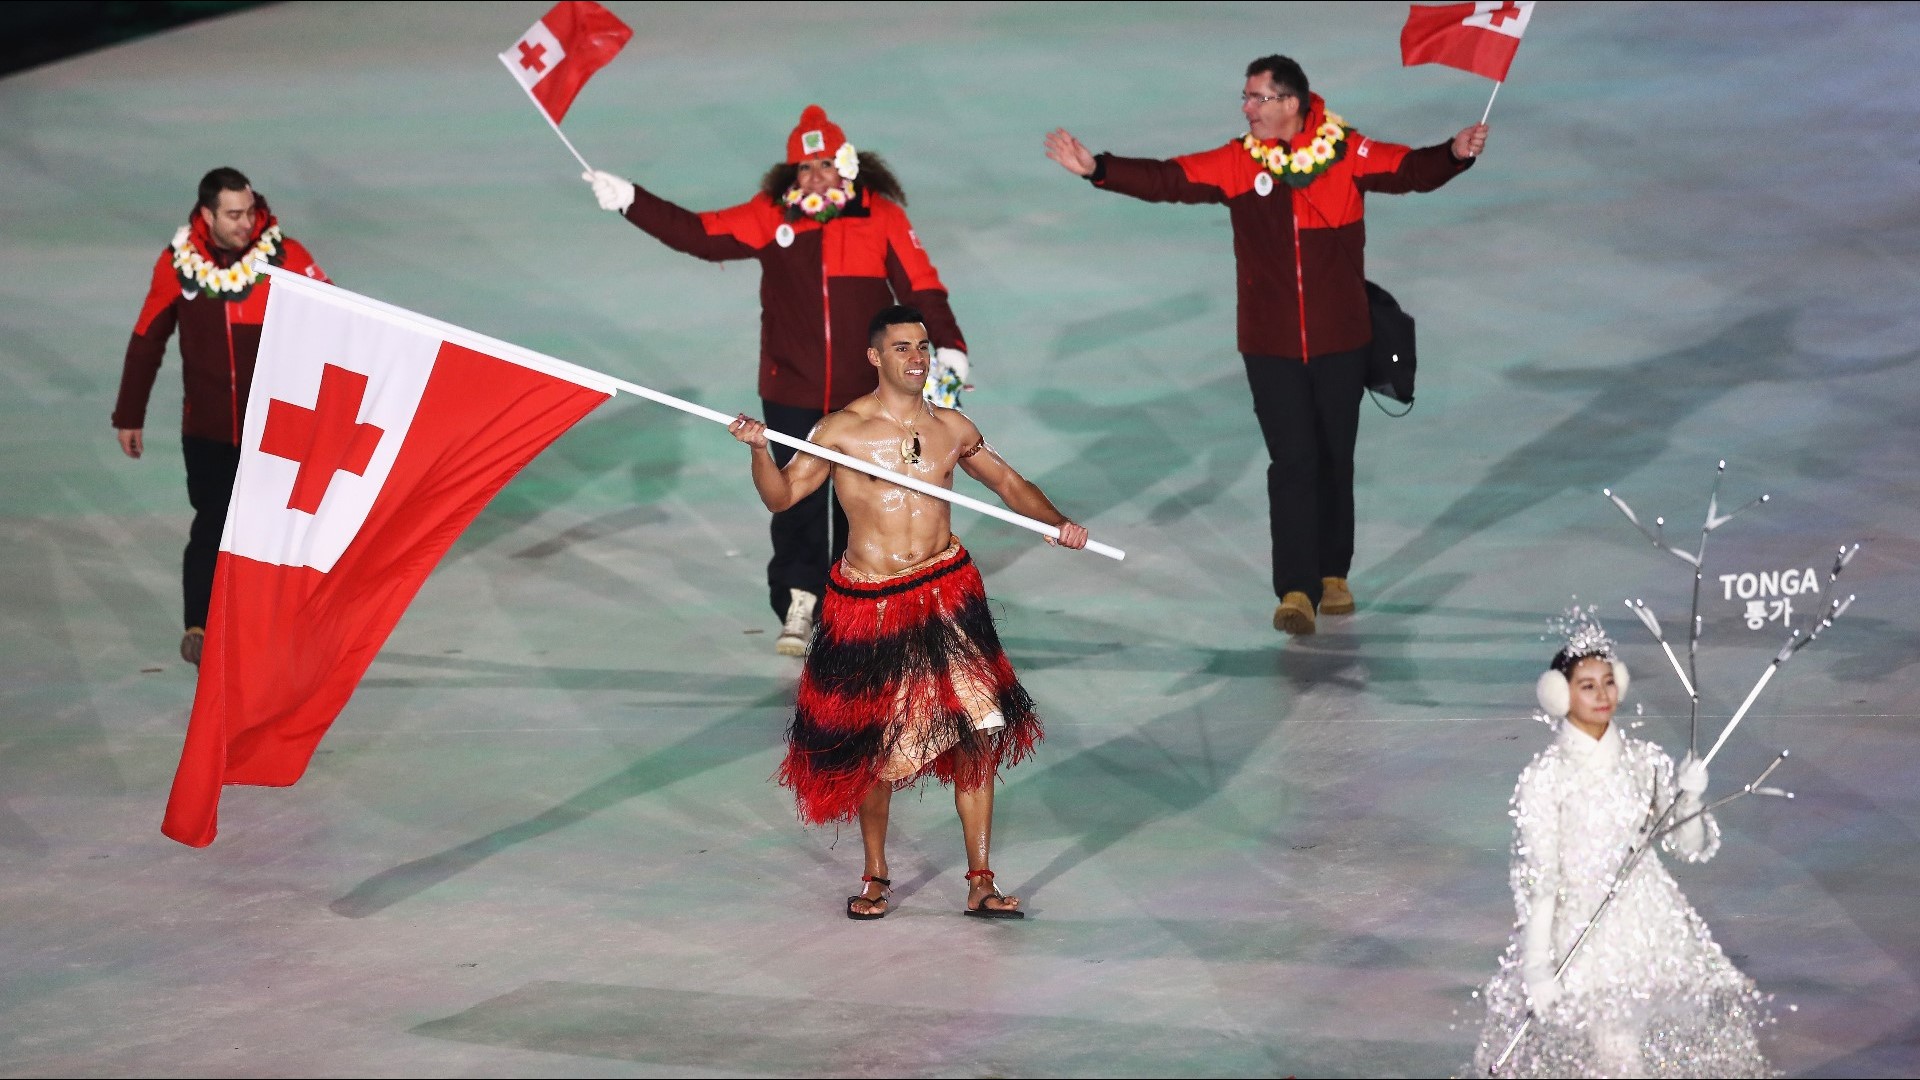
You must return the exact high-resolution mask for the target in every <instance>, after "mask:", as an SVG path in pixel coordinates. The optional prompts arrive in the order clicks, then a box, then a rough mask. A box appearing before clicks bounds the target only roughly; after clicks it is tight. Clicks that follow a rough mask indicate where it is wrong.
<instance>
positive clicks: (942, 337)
mask: <svg viewBox="0 0 1920 1080" xmlns="http://www.w3.org/2000/svg"><path fill="white" fill-rule="evenodd" d="M874 210H875V212H876V213H882V214H885V215H886V218H887V283H888V284H889V285H891V286H892V287H893V295H894V296H896V297H898V298H899V299H900V302H901V303H903V304H911V305H913V306H914V307H916V308H919V309H920V314H922V315H924V316H926V319H927V334H928V336H930V337H932V338H933V344H934V347H935V348H938V349H959V350H960V351H961V352H965V351H966V350H967V342H966V339H964V338H962V337H961V336H960V324H959V322H958V321H957V320H955V319H954V317H953V308H952V306H951V305H949V304H948V303H947V287H946V286H945V285H944V284H942V283H941V281H940V272H939V271H938V270H935V269H934V268H933V260H932V259H929V258H928V257H927V249H926V248H924V247H922V246H921V244H920V235H919V234H918V233H916V232H914V231H913V222H912V221H909V220H908V219H907V212H906V211H905V210H902V209H900V207H899V206H898V205H897V204H895V203H893V202H890V201H887V200H884V199H881V198H879V197H875V199H874Z"/></svg>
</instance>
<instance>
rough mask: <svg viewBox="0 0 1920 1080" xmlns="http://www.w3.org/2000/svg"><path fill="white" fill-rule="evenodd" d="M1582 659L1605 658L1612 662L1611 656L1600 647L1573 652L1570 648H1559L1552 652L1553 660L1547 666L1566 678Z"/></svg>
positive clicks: (1570, 677) (1571, 674) (1609, 662)
mask: <svg viewBox="0 0 1920 1080" xmlns="http://www.w3.org/2000/svg"><path fill="white" fill-rule="evenodd" d="M1582 660H1605V661H1606V662H1607V663H1608V664H1612V663H1613V657H1611V656H1608V655H1607V654H1606V653H1605V652H1604V651H1602V650H1600V649H1586V650H1582V651H1579V652H1575V651H1574V650H1572V649H1561V650H1560V651H1559V652H1557V653H1554V654H1553V660H1552V661H1551V662H1549V663H1548V664H1547V666H1548V667H1550V668H1552V669H1553V670H1555V671H1557V672H1559V673H1560V674H1562V675H1564V676H1566V677H1567V678H1568V679H1572V678H1573V669H1574V668H1576V667H1578V666H1579V665H1580V661H1582Z"/></svg>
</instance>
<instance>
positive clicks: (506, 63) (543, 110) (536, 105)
mask: <svg viewBox="0 0 1920 1080" xmlns="http://www.w3.org/2000/svg"><path fill="white" fill-rule="evenodd" d="M495 55H497V56H499V57H500V64H501V66H503V67H505V68H506V69H507V74H509V75H513V62H512V61H510V60H508V59H507V56H506V54H505V53H496V54H495ZM513 84H514V85H515V86H518V87H519V88H520V89H522V90H525V91H526V92H527V100H528V101H531V102H533V109H534V111H535V112H537V113H539V114H540V118H541V119H543V120H545V121H546V122H547V126H548V127H550V128H552V129H553V133H554V134H555V135H558V136H560V141H561V142H563V143H566V144H567V153H569V154H572V155H573V160H575V161H577V162H579V163H580V167H581V168H582V169H584V170H586V171H587V172H592V171H593V166H591V165H589V164H587V159H586V158H583V157H581V156H580V151H578V150H575V149H574V148H573V140H572V139H569V138H567V133H566V132H564V131H561V130H560V125H559V124H556V123H554V121H553V117H551V116H548V115H547V107H546V106H545V105H542V104H540V99H539V98H537V97H534V96H533V87H531V86H528V85H527V84H526V83H523V82H521V81H520V76H518V75H513ZM1494 89H1495V90H1496V91H1498V90H1499V87H1495V88H1494ZM1488 107H1489V108H1491V107H1492V103H1488Z"/></svg>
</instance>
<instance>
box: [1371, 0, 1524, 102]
mask: <svg viewBox="0 0 1920 1080" xmlns="http://www.w3.org/2000/svg"><path fill="white" fill-rule="evenodd" d="M1531 18H1533V3H1532V0H1480V2H1478V3H1472V4H1445V5H1441V6H1439V7H1424V6H1421V5H1419V4H1415V5H1414V6H1413V7H1412V8H1411V9H1410V10H1409V11H1408V12H1407V25H1406V26H1405V27H1403V28H1401V30H1400V64H1401V66H1403V67H1412V66H1414V65H1415V64H1445V65H1446V66H1448V67H1454V68H1459V69H1460V70H1462V71H1471V72H1473V73H1474V74H1475V75H1479V76H1481V77H1483V78H1488V79H1492V80H1493V81H1494V82H1505V81H1506V78H1507V69H1508V68H1510V67H1512V66H1513V56H1514V54H1515V53H1517V52H1519V51H1520V35H1522V34H1524V33H1526V31H1527V21H1528V20H1529V19H1531Z"/></svg>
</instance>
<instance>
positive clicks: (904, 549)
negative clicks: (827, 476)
mask: <svg viewBox="0 0 1920 1080" xmlns="http://www.w3.org/2000/svg"><path fill="white" fill-rule="evenodd" d="M918 471H919V470H916V472H918ZM833 472H834V475H833V490H834V494H835V495H836V496H838V497H839V499H840V504H841V505H842V506H843V507H845V508H846V511H847V554H846V561H847V563H848V565H850V566H852V567H854V568H855V569H857V570H860V571H862V572H863V573H867V574H873V575H876V576H880V577H886V576H890V575H893V574H899V573H904V572H906V571H908V570H912V569H913V568H915V567H917V566H919V565H920V564H921V563H924V562H927V561H929V560H931V559H933V558H935V557H937V556H939V555H941V554H942V553H944V552H945V551H946V550H947V547H948V545H949V544H951V543H952V542H953V513H952V509H951V507H950V506H949V505H948V503H947V502H946V500H944V499H937V498H934V497H933V496H931V495H922V494H921V493H919V492H917V491H909V490H908V489H906V488H903V487H901V486H900V485H898V484H892V483H888V482H887V481H885V480H880V479H877V478H875V477H871V476H868V475H866V474H864V473H858V472H854V471H853V470H852V469H844V468H839V467H835V469H834V471H833ZM951 476H952V473H951V472H949V473H948V476H947V477H946V479H948V480H949V481H950V480H951ZM918 478H919V479H924V480H927V481H929V482H931V483H939V482H940V480H939V479H936V477H934V476H932V475H924V474H923V475H921V476H919V477H918Z"/></svg>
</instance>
